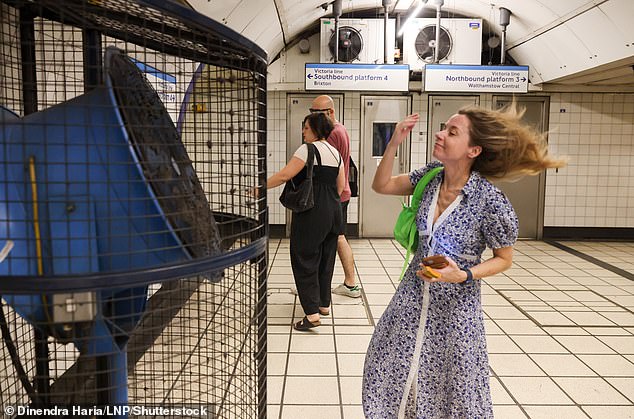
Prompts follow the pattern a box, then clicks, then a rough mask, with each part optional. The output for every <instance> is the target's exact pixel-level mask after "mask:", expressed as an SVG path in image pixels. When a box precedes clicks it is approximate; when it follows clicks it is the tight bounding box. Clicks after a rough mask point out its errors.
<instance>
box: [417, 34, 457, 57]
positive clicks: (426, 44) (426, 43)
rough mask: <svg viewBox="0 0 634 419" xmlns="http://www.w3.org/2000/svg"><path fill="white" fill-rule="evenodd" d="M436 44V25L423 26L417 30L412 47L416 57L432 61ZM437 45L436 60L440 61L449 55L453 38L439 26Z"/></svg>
mask: <svg viewBox="0 0 634 419" xmlns="http://www.w3.org/2000/svg"><path fill="white" fill-rule="evenodd" d="M435 44H436V25H428V26H425V27H424V28H422V29H421V30H420V32H418V36H416V41H415V42H414V47H415V48H416V54H417V55H418V57H419V58H420V59H421V60H423V61H425V62H427V63H432V62H433V61H434V47H435ZM439 44H440V45H439V46H438V61H442V60H444V59H446V58H447V57H448V56H449V53H450V52H451V48H452V46H453V40H452V38H451V34H450V33H449V31H448V30H447V29H445V28H443V27H442V26H440V39H439Z"/></svg>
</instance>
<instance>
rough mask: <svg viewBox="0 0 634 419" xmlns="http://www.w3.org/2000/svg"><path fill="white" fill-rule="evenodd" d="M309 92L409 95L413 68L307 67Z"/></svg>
mask: <svg viewBox="0 0 634 419" xmlns="http://www.w3.org/2000/svg"><path fill="white" fill-rule="evenodd" d="M305 87H306V90H346V91H348V90H363V91H366V92H367V91H379V92H407V91H408V90H409V65H400V64H332V63H326V64H306V77H305Z"/></svg>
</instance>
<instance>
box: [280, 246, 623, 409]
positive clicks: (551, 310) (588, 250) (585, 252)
mask: <svg viewBox="0 0 634 419" xmlns="http://www.w3.org/2000/svg"><path fill="white" fill-rule="evenodd" d="M351 245H352V247H353V250H354V255H355V265H356V271H357V274H358V278H359V280H360V283H361V286H362V287H363V291H364V292H363V297H362V298H359V299H351V298H347V297H341V296H338V295H334V296H333V306H332V310H331V312H332V315H331V316H330V317H322V326H320V327H318V328H316V329H314V332H313V331H311V332H308V333H307V332H295V331H293V330H292V329H291V326H290V325H291V322H292V321H293V320H295V321H297V320H300V319H301V318H302V316H303V312H302V309H301V306H300V305H299V302H298V301H297V298H296V297H295V296H294V295H293V294H291V292H290V288H291V286H292V285H293V276H292V273H291V267H290V259H289V253H288V241H287V240H281V241H280V240H271V242H270V247H269V249H270V261H271V265H270V266H271V269H270V275H269V280H268V281H269V282H268V288H269V299H268V304H269V305H268V321H269V329H268V348H269V349H268V417H269V418H271V419H311V418H319V419H357V418H359V419H361V418H363V411H362V408H361V376H362V369H363V361H364V356H365V350H366V348H367V345H368V342H369V339H370V336H371V335H372V331H373V329H374V325H375V324H376V322H377V321H378V319H379V318H380V316H381V314H382V313H383V310H385V307H386V305H387V304H388V303H389V301H390V299H391V297H392V294H393V293H394V290H395V287H396V286H397V285H398V277H399V274H400V272H401V267H402V263H403V254H402V252H401V249H400V248H398V247H397V246H398V245H397V244H395V242H393V241H391V240H353V241H351ZM342 275H343V274H342V270H341V266H340V265H339V261H337V268H336V271H335V279H334V280H333V284H336V283H338V282H339V281H340V280H341V278H342ZM483 285H484V286H483V288H482V289H483V307H484V312H485V322H486V330H487V342H488V350H489V362H490V366H491V392H492V398H493V403H494V411H495V417H496V418H497V419H505V418H508V419H517V418H534V419H542V418H552V419H567V418H570V419H572V418H575V419H576V418H593V419H621V418H634V404H633V402H634V313H633V311H634V243H614V242H605V243H604V242H584V243H580V242H574V243H573V242H561V243H553V244H548V243H544V242H539V241H520V242H518V243H517V245H516V252H515V259H514V265H513V267H512V268H511V269H510V270H508V271H507V272H505V273H503V274H500V275H497V276H495V277H491V278H488V279H486V280H485V283H484V284H483Z"/></svg>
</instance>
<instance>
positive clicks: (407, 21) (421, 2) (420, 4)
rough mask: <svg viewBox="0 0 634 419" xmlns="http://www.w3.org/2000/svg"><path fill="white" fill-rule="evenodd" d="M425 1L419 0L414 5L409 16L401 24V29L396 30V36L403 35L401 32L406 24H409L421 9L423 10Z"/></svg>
mask: <svg viewBox="0 0 634 419" xmlns="http://www.w3.org/2000/svg"><path fill="white" fill-rule="evenodd" d="M426 2H427V0H419V2H418V4H417V5H416V8H415V9H414V10H413V11H412V13H410V15H409V16H407V19H406V20H405V22H404V23H403V25H402V26H401V29H400V30H399V31H398V36H402V35H403V32H405V29H406V28H407V26H408V25H409V24H411V23H412V20H413V19H414V18H416V17H417V16H418V14H419V13H420V11H421V10H423V7H425V3H426Z"/></svg>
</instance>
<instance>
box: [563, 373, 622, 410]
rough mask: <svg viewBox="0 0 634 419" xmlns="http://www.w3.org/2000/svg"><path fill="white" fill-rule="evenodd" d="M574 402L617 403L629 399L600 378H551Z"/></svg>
mask: <svg viewBox="0 0 634 419" xmlns="http://www.w3.org/2000/svg"><path fill="white" fill-rule="evenodd" d="M553 380H555V382H557V384H559V386H561V388H562V389H563V390H564V391H565V392H566V393H567V394H568V395H569V396H570V397H572V399H573V400H574V401H575V403H577V404H580V405H583V404H598V405H612V404H615V405H618V404H629V401H628V400H627V399H626V398H625V397H623V396H622V395H621V394H619V392H617V391H616V390H615V389H614V388H613V387H612V386H610V385H609V384H608V383H607V382H605V380H603V379H602V378H598V377H596V378H578V377H575V378H557V377H555V378H553Z"/></svg>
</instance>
